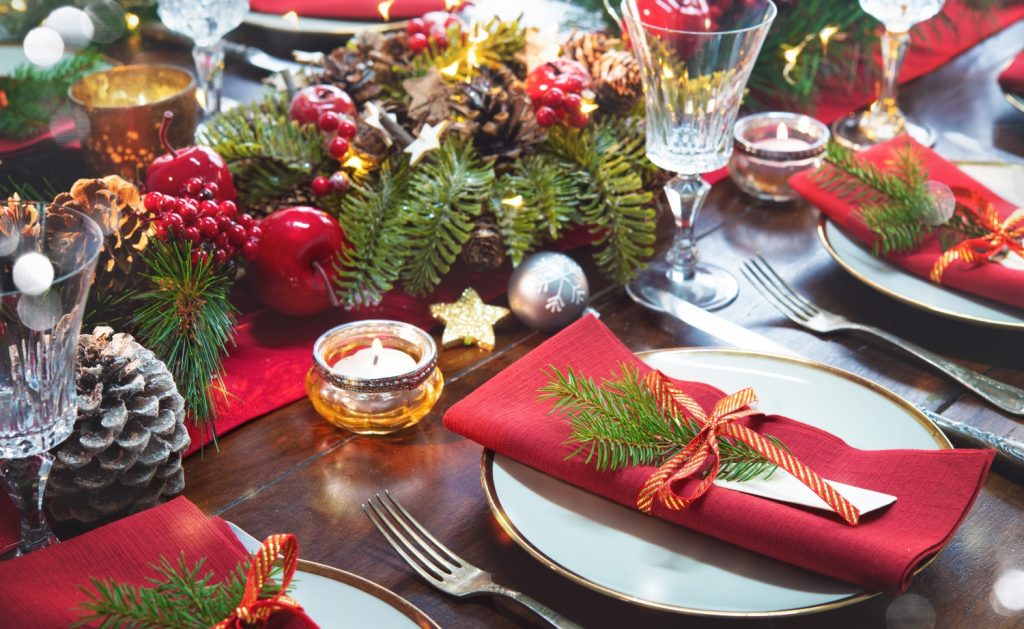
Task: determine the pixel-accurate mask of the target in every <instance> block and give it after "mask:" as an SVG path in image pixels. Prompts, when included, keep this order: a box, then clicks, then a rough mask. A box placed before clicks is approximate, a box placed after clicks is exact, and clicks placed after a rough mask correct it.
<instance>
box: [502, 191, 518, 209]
mask: <svg viewBox="0 0 1024 629" xmlns="http://www.w3.org/2000/svg"><path fill="white" fill-rule="evenodd" d="M501 204H502V205H507V206H509V207H511V208H520V207H522V205H523V195H521V194H517V195H516V196H514V197H509V198H507V199H502V200H501Z"/></svg>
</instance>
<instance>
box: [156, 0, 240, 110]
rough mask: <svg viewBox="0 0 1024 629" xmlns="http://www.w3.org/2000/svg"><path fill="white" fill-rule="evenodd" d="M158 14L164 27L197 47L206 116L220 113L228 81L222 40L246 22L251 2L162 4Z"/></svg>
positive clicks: (167, 0)
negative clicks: (225, 79)
mask: <svg viewBox="0 0 1024 629" xmlns="http://www.w3.org/2000/svg"><path fill="white" fill-rule="evenodd" d="M157 12H158V13H159V14H160V20H161V21H163V23H164V26H166V27H167V28H169V29H171V30H172V31H175V32H177V33H181V34H182V35H185V36H186V37H188V38H190V39H191V40H192V41H193V42H194V43H195V46H194V47H193V48H192V58H193V59H195V62H196V77H197V78H198V80H199V91H200V93H201V94H202V103H201V104H202V106H203V114H204V115H206V116H209V115H212V114H215V113H217V112H218V111H220V92H221V84H222V83H223V79H224V47H223V45H222V44H221V39H223V37H224V36H225V35H227V34H228V32H230V31H233V30H235V29H236V28H238V25H239V24H241V23H242V20H244V19H245V14H246V13H248V12H249V0H159V6H158V7H157Z"/></svg>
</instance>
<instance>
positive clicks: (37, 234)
mask: <svg viewBox="0 0 1024 629" xmlns="http://www.w3.org/2000/svg"><path fill="white" fill-rule="evenodd" d="M102 243H103V236H102V234H101V232H100V228H99V226H98V225H97V224H96V223H95V222H94V221H93V220H92V219H90V218H89V217H87V216H85V215H84V214H81V213H79V212H76V211H75V210H71V209H68V208H64V207H59V206H48V205H46V204H43V203H33V202H7V203H6V204H3V205H0V474H3V483H4V486H5V489H6V490H7V492H8V493H9V494H10V496H11V499H12V500H13V501H14V504H15V505H16V506H17V507H18V510H19V512H20V514H21V540H20V542H19V544H18V548H17V550H16V551H15V555H20V554H24V553H28V552H31V551H33V550H36V549H38V548H42V547H44V546H48V545H50V544H51V543H54V542H55V541H56V538H54V537H53V533H52V532H50V529H49V527H48V526H47V525H46V520H45V518H44V516H43V510H42V506H43V491H44V489H45V487H46V479H47V476H48V474H49V471H50V466H51V464H52V463H53V457H52V455H51V454H50V453H49V452H48V450H49V449H50V448H53V447H54V446H56V445H57V444H59V443H60V442H62V441H63V440H64V439H66V438H67V437H68V435H70V434H71V429H72V427H73V426H74V423H75V418H76V417H77V415H78V406H77V403H76V399H75V358H76V356H77V353H78V331H79V328H81V326H82V312H83V310H84V309H85V300H86V297H87V296H88V294H89V285H90V284H91V283H92V278H93V271H94V270H95V266H96V257H97V255H98V254H99V252H100V247H101V245H102Z"/></svg>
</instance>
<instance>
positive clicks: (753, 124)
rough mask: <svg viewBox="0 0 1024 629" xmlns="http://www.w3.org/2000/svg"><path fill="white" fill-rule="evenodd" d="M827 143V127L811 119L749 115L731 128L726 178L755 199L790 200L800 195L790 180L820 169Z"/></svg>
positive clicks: (772, 113) (791, 115)
mask: <svg viewBox="0 0 1024 629" xmlns="http://www.w3.org/2000/svg"><path fill="white" fill-rule="evenodd" d="M828 140H829V131H828V127H827V126H825V125H824V124H823V123H822V122H820V121H818V120H815V119H814V118H811V117H810V116H805V115H802V114H795V113H788V112H778V111H768V112H762V113H756V114H751V115H749V116H746V117H744V118H740V119H739V120H738V121H737V122H736V126H735V127H734V128H733V153H732V157H730V158H729V175H730V176H731V177H732V180H733V181H734V182H735V183H736V185H737V186H739V188H740V189H741V190H743V191H744V192H746V193H747V194H749V195H751V196H753V197H755V198H757V199H760V200H762V201H772V202H779V203H782V202H787V201H793V200H795V199H796V198H797V197H799V195H798V194H797V192H796V191H795V190H793V188H792V187H790V185H789V178H790V177H792V176H793V175H795V174H797V173H799V172H803V171H805V170H808V169H810V168H817V167H818V166H820V165H821V163H822V160H824V158H825V147H826V145H827V144H828Z"/></svg>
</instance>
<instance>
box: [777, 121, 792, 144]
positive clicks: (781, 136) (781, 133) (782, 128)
mask: <svg viewBox="0 0 1024 629" xmlns="http://www.w3.org/2000/svg"><path fill="white" fill-rule="evenodd" d="M775 139H776V140H788V139H789V127H787V126H786V123H784V122H780V123H779V126H777V127H775Z"/></svg>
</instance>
